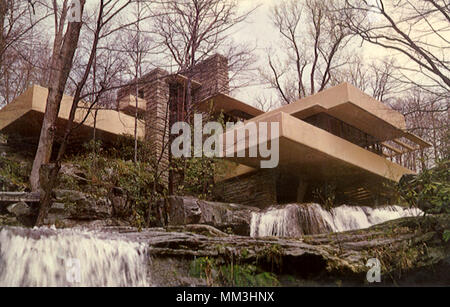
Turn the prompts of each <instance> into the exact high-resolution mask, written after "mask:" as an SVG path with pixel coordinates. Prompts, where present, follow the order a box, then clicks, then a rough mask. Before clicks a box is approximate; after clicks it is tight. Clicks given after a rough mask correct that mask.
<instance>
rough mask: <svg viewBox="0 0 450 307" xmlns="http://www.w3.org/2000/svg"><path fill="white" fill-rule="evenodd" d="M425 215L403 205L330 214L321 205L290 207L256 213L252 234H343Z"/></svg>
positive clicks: (340, 209) (351, 208)
mask: <svg viewBox="0 0 450 307" xmlns="http://www.w3.org/2000/svg"><path fill="white" fill-rule="evenodd" d="M421 213H422V211H421V210H419V209H417V208H404V207H400V206H385V207H379V208H371V207H357V206H347V205H342V206H339V207H336V208H333V209H331V210H329V211H328V210H325V209H324V208H322V207H321V206H320V205H318V204H302V205H298V204H289V205H285V206H282V207H280V206H277V207H271V208H269V209H267V210H265V211H263V212H258V213H252V220H251V225H250V235H251V236H252V237H264V236H280V237H296V236H300V235H304V234H319V233H327V232H342V231H347V230H355V229H363V228H368V227H370V226H372V225H376V224H379V223H383V222H386V221H389V220H394V219H398V218H401V217H406V216H417V215H419V214H421Z"/></svg>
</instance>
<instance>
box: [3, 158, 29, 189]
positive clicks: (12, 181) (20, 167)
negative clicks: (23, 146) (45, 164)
mask: <svg viewBox="0 0 450 307" xmlns="http://www.w3.org/2000/svg"><path fill="white" fill-rule="evenodd" d="M30 173H31V163H29V162H24V161H16V160H14V159H10V158H7V157H3V156H0V188H1V189H3V190H9V189H13V190H14V191H25V190H27V189H29V180H28V179H29V174H30Z"/></svg>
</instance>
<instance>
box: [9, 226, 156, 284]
mask: <svg viewBox="0 0 450 307" xmlns="http://www.w3.org/2000/svg"><path fill="white" fill-rule="evenodd" d="M147 262H148V257H147V249H146V247H145V246H144V245H143V244H141V243H137V242H128V241H122V240H116V239H109V238H107V236H106V235H105V234H103V237H102V236H101V235H100V234H96V233H95V232H93V231H86V230H76V229H67V230H54V229H48V228H39V229H32V230H31V229H22V228H4V229H1V230H0V286H75V287H76V286H147V285H149V276H148V274H147Z"/></svg>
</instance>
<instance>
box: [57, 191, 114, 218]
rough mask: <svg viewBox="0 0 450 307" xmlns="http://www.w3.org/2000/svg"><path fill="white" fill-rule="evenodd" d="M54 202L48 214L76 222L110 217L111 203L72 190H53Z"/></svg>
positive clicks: (104, 199)
mask: <svg viewBox="0 0 450 307" xmlns="http://www.w3.org/2000/svg"><path fill="white" fill-rule="evenodd" d="M54 193H55V201H54V203H53V205H52V207H51V209H50V213H53V214H59V215H61V217H64V218H71V219H77V220H98V219H106V218H110V217H111V216H112V205H111V202H110V201H109V200H108V199H106V198H95V197H93V196H91V195H89V194H86V193H83V192H79V191H73V190H54Z"/></svg>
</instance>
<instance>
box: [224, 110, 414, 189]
mask: <svg viewBox="0 0 450 307" xmlns="http://www.w3.org/2000/svg"><path fill="white" fill-rule="evenodd" d="M253 120H254V121H256V122H259V121H264V122H267V123H272V122H278V123H279V129H280V134H279V137H278V138H277V139H278V141H279V146H280V147H279V165H278V168H279V169H280V170H283V171H286V172H289V173H293V174H298V175H306V176H308V178H310V179H312V180H342V181H348V180H357V181H359V180H368V181H373V182H376V181H379V180H386V179H388V180H392V181H398V180H400V178H401V177H402V176H403V175H404V174H412V173H414V172H413V171H411V170H409V169H407V168H405V167H403V166H401V165H398V164H396V163H393V162H391V161H389V160H387V159H385V158H383V157H382V156H379V155H377V154H375V153H372V152H370V151H368V150H366V149H364V148H362V147H360V146H358V145H355V144H353V143H351V142H349V141H347V140H344V139H342V138H340V137H337V136H335V135H333V134H331V133H329V132H327V131H325V130H323V129H320V128H317V127H315V126H313V125H311V124H309V123H307V122H305V121H302V120H300V119H298V118H295V117H294V116H292V115H289V114H287V113H284V112H280V111H278V112H275V113H272V114H268V115H265V116H263V117H260V118H255V119H253ZM253 120H252V121H253ZM269 126H270V125H269ZM230 133H236V129H233V130H229V131H227V132H226V133H225V137H224V141H225V140H226V135H227V134H230ZM268 134H269V137H270V139H272V138H273V139H276V138H275V137H272V136H270V129H269V131H268ZM235 140H237V135H236V134H235ZM248 140H249V139H248V135H247V136H246V150H249V146H250V145H249V141H248ZM228 145H229V144H225V146H224V156H225V152H226V150H227V146H228ZM259 145H261V143H260V142H258V146H259ZM233 146H234V145H231V147H230V148H233ZM251 146H254V144H253V145H251ZM234 156H236V148H235V147H234ZM248 156H249V155H248V154H246V157H244V158H238V157H227V158H226V159H228V160H231V161H234V162H236V163H239V164H243V165H246V166H248V167H251V168H254V169H259V168H260V161H261V160H267V159H266V158H262V157H260V156H258V157H253V158H252V157H248ZM249 171H250V169H246V170H245V172H243V173H248V172H249Z"/></svg>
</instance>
